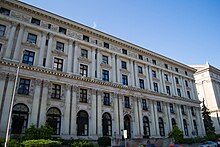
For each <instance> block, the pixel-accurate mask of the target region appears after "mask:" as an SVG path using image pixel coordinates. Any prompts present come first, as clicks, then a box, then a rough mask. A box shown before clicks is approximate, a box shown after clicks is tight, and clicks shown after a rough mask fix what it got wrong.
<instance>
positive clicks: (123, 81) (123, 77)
mask: <svg viewBox="0 0 220 147" xmlns="http://www.w3.org/2000/svg"><path fill="white" fill-rule="evenodd" d="M122 85H128V76H127V75H122Z"/></svg>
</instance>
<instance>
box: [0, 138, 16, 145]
mask: <svg viewBox="0 0 220 147" xmlns="http://www.w3.org/2000/svg"><path fill="white" fill-rule="evenodd" d="M4 145H5V139H4V138H0V147H3V146H4ZM8 147H19V142H18V141H17V140H15V139H10V140H9V142H8Z"/></svg>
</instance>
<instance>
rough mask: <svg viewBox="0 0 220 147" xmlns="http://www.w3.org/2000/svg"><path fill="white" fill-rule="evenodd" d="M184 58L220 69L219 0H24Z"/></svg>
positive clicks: (150, 47) (159, 50) (188, 62)
mask: <svg viewBox="0 0 220 147" xmlns="http://www.w3.org/2000/svg"><path fill="white" fill-rule="evenodd" d="M22 1H23V2H25V3H28V4H31V5H34V6H36V7H39V8H41V9H44V10H47V11H49V12H52V13H55V14H58V15H60V16H63V17H66V18H68V19H71V20H73V21H76V22H78V23H81V24H84V25H87V26H89V27H95V28H96V29H97V30H100V31H103V32H105V33H108V34H110V35H113V36H115V37H118V38H121V39H123V40H126V41H129V42H131V43H133V44H136V45H139V46H141V47H144V48H147V49H149V50H151V51H154V52H156V53H159V54H162V55H165V56H167V57H169V58H171V59H174V60H177V61H179V62H181V63H184V64H205V63H206V62H207V61H208V62H209V63H210V64H211V65H213V66H215V67H217V68H219V69H220V60H219V59H218V58H220V0H56V1H52V0H22Z"/></svg>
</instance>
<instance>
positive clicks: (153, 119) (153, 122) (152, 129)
mask: <svg viewBox="0 0 220 147" xmlns="http://www.w3.org/2000/svg"><path fill="white" fill-rule="evenodd" d="M149 105H150V109H151V110H150V113H151V119H149V120H150V122H151V127H150V129H151V130H150V132H151V136H152V137H155V136H157V132H156V121H155V120H156V116H155V115H154V114H155V112H154V111H155V110H154V101H152V100H149Z"/></svg>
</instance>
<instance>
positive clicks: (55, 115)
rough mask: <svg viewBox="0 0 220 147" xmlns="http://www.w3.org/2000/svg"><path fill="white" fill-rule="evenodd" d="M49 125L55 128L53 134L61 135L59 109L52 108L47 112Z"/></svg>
mask: <svg viewBox="0 0 220 147" xmlns="http://www.w3.org/2000/svg"><path fill="white" fill-rule="evenodd" d="M47 124H48V125H49V126H50V127H51V128H53V134H54V135H58V134H60V126H61V112H60V110H59V109H58V108H54V107H53V108H50V109H49V110H48V111H47Z"/></svg>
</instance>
